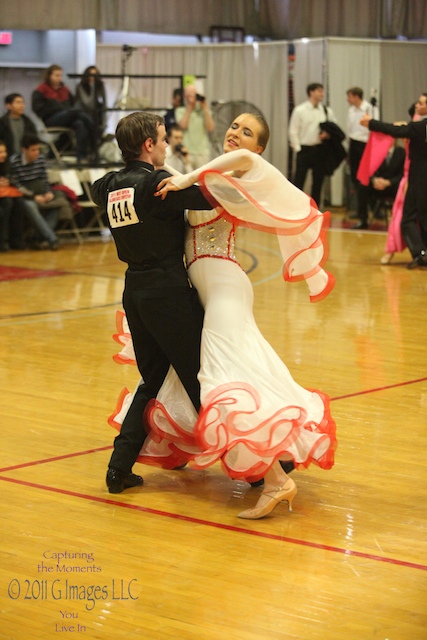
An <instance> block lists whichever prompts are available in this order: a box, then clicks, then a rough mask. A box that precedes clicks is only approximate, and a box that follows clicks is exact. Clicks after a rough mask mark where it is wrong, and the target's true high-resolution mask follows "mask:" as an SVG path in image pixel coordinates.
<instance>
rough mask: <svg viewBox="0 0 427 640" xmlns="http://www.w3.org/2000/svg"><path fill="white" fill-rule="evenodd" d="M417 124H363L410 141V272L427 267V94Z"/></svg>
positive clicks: (405, 221)
mask: <svg viewBox="0 0 427 640" xmlns="http://www.w3.org/2000/svg"><path fill="white" fill-rule="evenodd" d="M415 114H416V116H417V118H418V120H417V121H416V122H410V123H409V124H404V125H394V124H388V123H387V122H379V121H378V120H372V119H371V118H370V117H369V116H368V115H365V116H363V118H362V119H361V121H360V124H363V125H364V126H365V127H369V130H370V131H379V132H380V133H386V134H388V135H390V136H393V137H394V138H409V160H410V165H409V173H408V189H407V192H406V196H405V203H404V205H403V213H402V225H401V229H402V235H403V237H404V239H405V242H406V244H407V245H408V248H409V250H410V252H411V254H412V258H413V259H412V262H410V263H409V264H408V269H415V267H427V179H426V176H427V93H423V94H421V96H420V97H419V98H418V101H417V103H416V105H415Z"/></svg>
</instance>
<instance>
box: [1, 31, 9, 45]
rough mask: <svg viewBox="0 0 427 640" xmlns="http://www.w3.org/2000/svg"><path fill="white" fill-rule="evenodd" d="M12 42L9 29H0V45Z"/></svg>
mask: <svg viewBox="0 0 427 640" xmlns="http://www.w3.org/2000/svg"><path fill="white" fill-rule="evenodd" d="M1 44H12V34H11V32H10V31H0V45H1Z"/></svg>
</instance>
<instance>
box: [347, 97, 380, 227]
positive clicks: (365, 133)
mask: <svg viewBox="0 0 427 640" xmlns="http://www.w3.org/2000/svg"><path fill="white" fill-rule="evenodd" d="M346 93H347V102H348V104H349V105H350V107H349V109H348V116H347V136H348V138H349V148H348V161H349V165H350V175H351V181H352V183H353V185H354V190H355V193H356V200H357V208H356V214H357V215H356V217H357V218H359V222H358V223H357V224H356V225H355V226H354V227H353V229H367V228H368V200H369V187H365V186H364V185H363V184H361V183H360V182H359V181H358V180H357V178H356V175H357V170H358V168H359V164H360V160H361V158H362V155H363V151H364V149H365V146H366V143H367V142H368V138H369V130H368V129H367V128H366V127H363V126H362V125H361V124H360V121H361V119H362V117H363V116H364V115H368V116H370V117H371V118H375V119H376V120H377V119H378V109H377V108H376V107H374V106H373V105H371V104H370V103H369V102H367V101H366V100H364V99H363V90H362V89H361V88H360V87H352V88H351V89H348V90H347V92H346Z"/></svg>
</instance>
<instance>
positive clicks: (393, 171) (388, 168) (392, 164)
mask: <svg viewBox="0 0 427 640" xmlns="http://www.w3.org/2000/svg"><path fill="white" fill-rule="evenodd" d="M405 157H406V153H405V149H403V147H394V149H393V154H392V156H391V157H390V159H389V161H388V162H387V161H386V160H384V162H383V163H382V165H381V166H380V167H379V168H378V169H377V171H376V172H375V173H374V175H373V176H372V177H373V178H384V179H386V180H390V182H391V185H390V187H388V188H387V189H385V192H384V191H377V190H375V193H377V194H378V195H379V196H382V195H385V196H386V197H388V198H394V196H395V195H396V192H397V188H398V186H399V182H400V181H401V179H402V176H403V168H404V165H405Z"/></svg>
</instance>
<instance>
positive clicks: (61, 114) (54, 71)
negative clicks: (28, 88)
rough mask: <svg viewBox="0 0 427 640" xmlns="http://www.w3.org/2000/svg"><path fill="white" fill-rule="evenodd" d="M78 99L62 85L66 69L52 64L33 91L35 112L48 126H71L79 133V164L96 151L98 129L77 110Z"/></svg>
mask: <svg viewBox="0 0 427 640" xmlns="http://www.w3.org/2000/svg"><path fill="white" fill-rule="evenodd" d="M74 103H75V99H74V96H73V94H72V93H71V92H70V90H69V89H68V87H66V86H65V84H64V83H63V82H62V67H60V66H58V65H57V64H53V65H51V66H50V67H49V68H48V69H47V71H46V72H45V78H44V82H42V83H41V84H40V85H39V86H38V87H37V88H36V90H35V91H34V92H33V97H32V107H33V111H34V113H35V114H36V115H37V116H38V117H39V118H40V119H41V120H42V121H43V122H44V124H45V125H46V127H69V128H71V129H73V130H74V131H75V134H76V155H77V162H78V163H81V162H85V161H87V160H88V157H89V156H90V154H94V153H95V152H96V142H97V127H96V126H95V123H94V121H93V119H92V117H91V116H90V115H89V113H87V112H86V111H83V110H82V109H79V108H77V107H75V105H74Z"/></svg>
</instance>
